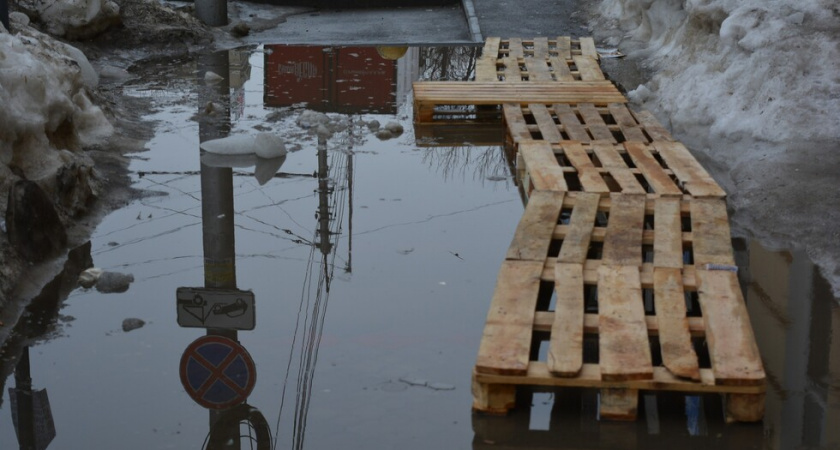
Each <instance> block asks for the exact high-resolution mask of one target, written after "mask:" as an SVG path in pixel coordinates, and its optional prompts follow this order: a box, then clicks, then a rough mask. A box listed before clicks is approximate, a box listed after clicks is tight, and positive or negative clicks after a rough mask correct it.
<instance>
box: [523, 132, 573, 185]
mask: <svg viewBox="0 0 840 450" xmlns="http://www.w3.org/2000/svg"><path fill="white" fill-rule="evenodd" d="M519 153H520V154H521V155H522V157H523V159H524V160H525V167H526V170H527V172H528V175H529V176H530V178H531V181H532V182H533V183H534V187H535V188H536V189H537V190H544V191H568V190H569V188H568V186H567V185H566V179H565V178H564V175H563V169H562V168H561V167H560V165H559V164H558V163H557V158H556V157H555V156H554V151H553V150H552V149H551V144H549V143H548V142H543V141H521V142H520V144H519Z"/></svg>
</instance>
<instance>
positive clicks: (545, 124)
mask: <svg viewBox="0 0 840 450" xmlns="http://www.w3.org/2000/svg"><path fill="white" fill-rule="evenodd" d="M528 108H529V109H530V110H531V114H533V115H534V120H535V121H536V122H537V127H538V128H539V129H540V134H542V140H543V141H546V142H551V143H556V142H560V141H562V140H563V136H562V135H561V134H560V130H559V129H558V128H557V124H556V123H554V119H553V118H552V117H551V113H549V112H548V109H547V108H546V107H545V105H543V104H542V103H532V104H529V105H528Z"/></svg>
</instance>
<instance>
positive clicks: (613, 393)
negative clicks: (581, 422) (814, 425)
mask: <svg viewBox="0 0 840 450" xmlns="http://www.w3.org/2000/svg"><path fill="white" fill-rule="evenodd" d="M732 266H734V258H733V255H732V248H731V243H730V235H729V226H728V219H727V214H726V203H725V200H723V199H721V198H691V197H689V196H685V197H659V198H648V197H647V196H646V195H642V194H611V195H610V196H608V197H606V196H602V195H600V194H598V193H588V192H578V193H575V192H557V191H535V192H533V193H532V195H531V197H530V199H529V201H528V205H527V207H526V210H525V213H524V215H523V217H522V220H521V221H520V224H519V226H518V227H517V230H516V233H515V235H514V238H513V242H512V244H511V246H510V249H509V251H508V254H507V258H506V260H505V261H504V262H503V264H502V268H501V270H500V272H499V277H498V281H497V285H496V290H495V293H494V296H493V300H492V304H491V307H490V311H489V313H488V316H487V323H486V326H485V329H484V334H483V337H482V341H481V346H480V349H479V354H478V360H477V362H476V366H475V371H474V378H473V394H474V404H473V406H474V408H475V409H476V410H479V411H485V412H495V413H503V412H506V411H507V410H508V409H510V408H512V407H513V406H514V403H515V390H516V386H518V385H528V386H552V387H581V388H597V389H600V392H601V407H600V410H601V417H605V418H614V419H625V420H626V419H634V418H635V415H636V409H637V398H638V392H639V391H640V390H651V391H679V392H683V393H719V394H724V395H725V396H726V405H727V407H726V410H727V418H728V420H734V421H756V420H760V419H761V417H762V416H763V406H764V390H765V387H764V382H765V374H764V370H763V366H762V363H761V358H760V355H759V353H758V348H757V346H756V343H755V339H754V336H753V334H752V328H751V327H750V323H749V316H748V314H747V311H746V307H745V305H744V301H743V298H742V296H741V291H740V288H739V285H738V280H737V274H736V273H735V272H733V271H729V270H718V269H721V268H723V269H726V268H729V267H732ZM552 299H553V300H552ZM552 305H553V307H552ZM587 341H594V342H597V344H596V345H597V347H596V348H597V351H596V352H595V353H597V355H596V356H594V357H593V356H592V355H591V354H587V353H586V352H585V351H584V348H585V347H586V342H587ZM542 342H546V343H547V344H548V351H547V354H546V356H545V359H541V356H540V354H539V352H538V351H537V350H538V349H539V348H540V345H541V344H542ZM706 352H707V353H708V354H707V355H706Z"/></svg>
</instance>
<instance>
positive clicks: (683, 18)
mask: <svg viewBox="0 0 840 450" xmlns="http://www.w3.org/2000/svg"><path fill="white" fill-rule="evenodd" d="M600 12H601V14H603V16H604V17H607V18H610V19H612V20H613V21H617V24H618V27H619V28H620V29H621V30H623V31H624V32H626V33H628V34H627V35H626V37H629V38H631V40H633V41H636V42H641V43H643V44H642V48H641V49H637V50H636V52H635V56H641V57H643V58H644V59H646V61H647V62H649V63H650V64H651V65H652V66H653V68H655V69H656V70H658V73H657V74H656V76H654V77H653V79H652V80H651V82H650V83H648V84H647V85H645V86H641V87H640V88H639V89H636V90H635V91H633V92H631V93H630V94H631V99H633V100H637V101H640V102H642V103H644V102H654V103H656V104H657V106H658V107H660V108H661V109H662V110H664V111H665V112H667V114H668V115H669V117H670V118H671V121H672V125H673V126H674V127H675V130H676V131H678V132H679V130H680V129H683V128H685V129H691V128H693V127H702V128H708V129H710V130H711V132H712V133H714V134H716V135H718V136H721V137H726V138H730V139H738V138H740V137H749V138H754V139H761V140H768V141H773V142H780V141H789V140H796V139H808V140H823V139H836V138H838V137H840V77H838V74H840V6H838V3H837V2H836V1H834V0H804V1H800V0H771V1H766V0H686V1H673V0H604V1H603V2H602V4H601V7H600ZM617 39H620V38H619V37H613V40H617ZM613 43H617V42H613Z"/></svg>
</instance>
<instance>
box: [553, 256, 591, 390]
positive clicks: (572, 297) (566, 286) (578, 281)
mask: <svg viewBox="0 0 840 450" xmlns="http://www.w3.org/2000/svg"><path fill="white" fill-rule="evenodd" d="M555 278H556V279H557V282H556V283H555V285H554V289H555V291H556V293H557V302H556V307H555V312H554V323H553V324H552V327H551V341H550V343H549V349H548V370H549V371H551V373H552V374H554V375H557V376H561V377H572V376H575V375H577V374H578V372H580V369H581V367H583V313H584V305H583V266H582V265H581V264H563V263H558V264H557V265H556V266H555Z"/></svg>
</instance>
